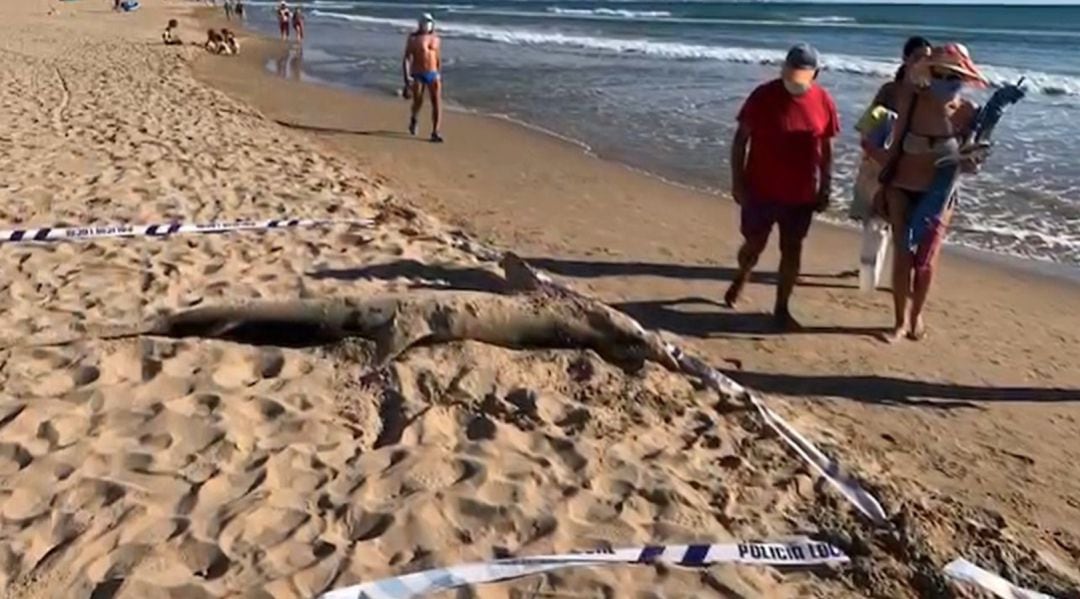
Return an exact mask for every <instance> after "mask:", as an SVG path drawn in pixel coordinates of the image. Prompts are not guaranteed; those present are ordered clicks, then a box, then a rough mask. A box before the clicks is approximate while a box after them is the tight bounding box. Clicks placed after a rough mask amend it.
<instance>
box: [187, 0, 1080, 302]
mask: <svg viewBox="0 0 1080 599" xmlns="http://www.w3.org/2000/svg"><path fill="white" fill-rule="evenodd" d="M198 10H202V8H199V9H198ZM207 10H208V11H212V10H214V9H207ZM200 18H203V19H217V21H215V22H219V23H223V22H225V21H223V20H221V19H219V18H218V16H213V17H212V16H211V15H210V14H209V12H208V13H207V14H206V15H205V16H203V17H200ZM243 31H244V32H246V33H247V34H249V35H251V36H253V37H256V38H259V39H260V40H262V41H263V42H265V43H269V44H278V43H280V42H279V40H278V39H277V38H276V37H274V36H273V35H271V34H270V33H267V32H264V31H260V30H259V29H257V28H254V27H251V26H249V25H247V22H245V24H244V25H243ZM289 44H290V46H293V47H295V42H293V41H291V40H290V42H289ZM271 60H272V59H270V58H269V57H268V59H267V61H266V63H267V64H266V65H264V66H263V69H264V70H266V71H268V72H269V68H268V67H269V63H270V61H271ZM302 69H303V67H302V66H301V70H302ZM301 82H302V83H305V84H309V85H318V86H323V87H330V88H333V89H338V90H342V91H346V92H350V93H354V94H358V95H361V96H366V97H368V98H370V99H372V100H376V101H380V102H383V101H394V100H395V99H396V98H397V96H396V95H395V94H393V93H392V92H390V91H388V90H386V89H383V88H381V87H377V86H362V85H350V84H347V83H338V82H334V81H328V80H323V79H319V78H316V77H311V76H309V75H302V76H301ZM444 101H446V100H444ZM447 103H448V104H449V105H448V106H445V107H444V111H445V112H455V113H458V114H464V115H468V116H471V117H475V118H483V119H493V120H497V121H501V122H506V123H510V124H511V125H513V126H515V127H518V128H520V129H522V130H524V131H528V132H529V133H533V134H540V135H544V136H547V137H551V138H553V139H555V140H558V141H560V142H563V143H565V144H567V145H568V146H569V147H571V148H573V149H575V150H578V151H581V152H582V153H583V154H584V155H585V156H587V157H590V158H593V159H596V160H599V161H603V162H605V163H609V164H614V165H618V166H620V167H622V168H625V169H627V170H628V171H629V172H632V173H635V174H638V175H643V176H645V177H649V178H652V179H655V180H657V181H660V182H661V183H663V184H665V185H670V186H673V187H677V188H680V189H683V190H686V191H690V192H692V193H695V194H700V195H702V196H706V197H711V198H716V199H719V200H721V201H725V202H730V201H731V200H730V196H729V194H728V193H727V192H725V191H723V190H722V189H721V188H720V187H709V186H703V185H697V184H694V183H689V182H685V181H679V180H677V179H673V178H671V177H668V176H666V175H664V174H662V173H659V172H656V171H653V170H650V169H647V168H644V167H639V166H634V165H632V164H629V163H627V162H624V161H623V160H621V159H620V158H619V156H617V155H609V153H607V152H599V151H597V150H596V149H594V148H593V147H592V146H591V145H590V144H589V143H588V142H586V141H584V140H581V139H577V138H574V137H570V136H567V135H563V134H561V133H558V132H555V131H552V130H550V129H547V128H546V127H543V126H541V125H537V124H534V123H530V122H528V121H524V120H521V119H518V118H515V117H512V116H510V115H507V114H501V113H498V112H492V111H487V110H484V109H480V108H472V107H469V106H464V105H461V104H459V103H457V102H455V101H453V100H452V99H451V100H449V101H447ZM425 108H426V105H425ZM814 219H815V222H816V223H818V224H823V225H825V226H827V227H830V228H834V229H836V230H839V231H844V232H846V233H851V234H854V235H855V236H856V237H858V235H859V229H860V225H859V223H857V222H855V221H852V220H850V219H848V218H846V217H845V216H843V214H842V213H841V214H837V215H815V217H814ZM855 243H856V244H857V243H858V241H857V240H856V242H855ZM855 247H856V248H857V245H856V246H855ZM944 249H945V252H946V253H948V254H952V255H954V256H957V257H961V258H964V259H967V260H972V261H976V262H979V263H981V264H984V265H989V266H994V267H999V268H1005V269H1009V270H1016V271H1021V272H1027V273H1030V274H1036V275H1039V276H1045V277H1050V278H1055V279H1058V280H1061V281H1065V282H1068V283H1070V284H1074V285H1080V267H1078V266H1073V265H1070V264H1068V263H1063V262H1056V261H1053V260H1051V259H1049V258H1046V259H1044V258H1038V257H1031V256H1024V255H1020V254H1013V253H1000V252H995V251H993V250H989V249H985V248H982V247H978V246H975V245H972V244H967V243H958V242H956V241H954V240H950V239H946V242H945V246H944ZM853 264H855V261H854V259H853ZM887 272H888V271H887V270H886V274H887ZM886 278H887V277H886Z"/></svg>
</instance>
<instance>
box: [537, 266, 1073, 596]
mask: <svg viewBox="0 0 1080 599" xmlns="http://www.w3.org/2000/svg"><path fill="white" fill-rule="evenodd" d="M536 276H537V278H539V279H540V280H541V281H543V282H544V283H547V284H549V285H553V286H555V287H558V288H559V289H561V290H563V291H564V292H567V293H572V294H577V292H576V291H573V290H571V289H569V288H567V287H565V286H563V285H560V284H558V283H556V282H555V281H553V280H552V279H551V277H549V276H547V275H546V274H544V273H541V272H537V273H536ZM578 295H580V294H578ZM630 320H631V322H633V323H634V325H635V326H636V327H637V330H638V332H639V333H641V334H643V335H645V334H647V331H646V330H645V328H644V327H642V326H641V324H640V323H638V322H636V321H634V320H633V319H630ZM664 349H665V351H667V353H668V354H669V355H670V356H671V357H672V358H673V359H674V360H675V362H676V363H677V364H678V365H679V368H680V369H681V370H682V372H683V373H685V374H689V375H691V376H694V377H697V378H698V379H700V380H702V381H704V382H705V384H706V385H708V386H709V387H711V388H713V389H715V390H716V391H717V392H718V393H720V394H721V395H723V396H726V397H740V398H743V399H745V400H747V401H749V402H750V404H751V405H753V406H754V408H755V409H757V411H758V413H759V414H760V415H761V418H762V420H764V421H765V423H766V424H767V425H769V427H770V428H772V429H773V430H774V431H776V433H777V434H778V435H780V438H782V439H783V440H784V442H785V443H787V444H788V445H789V446H790V447H791V448H792V449H793V450H794V451H795V453H797V454H798V455H799V457H801V458H802V459H803V460H804V461H805V462H807V463H808V464H810V465H811V466H813V467H814V469H816V470H817V471H818V472H820V473H821V475H822V476H824V477H825V479H826V480H828V481H829V483H831V484H832V485H833V486H834V487H835V488H836V489H837V490H838V491H840V493H841V494H842V495H843V496H844V497H845V498H846V499H847V500H848V501H849V502H851V504H852V505H853V506H855V508H856V509H858V510H859V511H860V512H862V514H863V515H865V516H866V517H867V518H869V519H870V520H872V521H873V522H874V523H875V524H878V525H881V524H886V523H887V522H888V515H887V514H886V513H885V510H884V509H883V508H882V507H881V504H880V503H879V502H878V500H877V499H876V498H875V497H874V495H873V494H871V493H870V492H868V491H867V490H866V489H864V488H863V487H862V485H860V484H859V482H858V481H857V480H856V479H855V478H854V477H852V476H851V475H850V474H848V473H847V472H845V471H844V470H843V468H842V467H841V466H840V463H839V462H838V461H836V460H834V459H833V458H830V457H829V456H828V455H826V454H825V453H823V452H822V451H821V450H820V449H818V448H817V447H816V446H815V445H814V444H813V443H811V442H810V441H809V440H808V439H806V438H805V437H803V436H802V435H801V434H800V433H799V431H797V430H795V428H794V427H792V426H791V425H790V424H788V423H787V421H786V420H784V419H783V418H782V417H780V415H779V414H777V413H776V412H774V411H772V410H771V409H769V407H768V406H766V405H765V402H764V400H762V399H761V397H759V396H758V395H757V394H756V393H754V392H752V391H750V390H749V389H747V388H746V387H743V386H742V385H740V384H739V383H737V382H735V381H734V380H732V379H731V378H730V377H727V376H725V375H724V374H723V373H721V372H720V371H718V370H716V369H715V368H713V367H711V366H709V365H708V364H706V363H705V362H703V361H702V360H700V359H698V358H695V357H693V356H690V355H687V354H686V353H685V352H683V351H682V349H680V348H678V347H676V346H674V345H672V344H670V343H667V342H665V343H664ZM944 573H945V574H946V575H947V576H949V577H950V578H953V579H954V580H959V581H964V582H968V583H972V584H975V585H978V586H980V587H982V588H983V589H985V590H986V591H989V592H990V593H993V594H994V595H996V596H998V597H1001V598H1002V599H1056V598H1055V597H1053V596H1050V595H1046V594H1044V593H1039V592H1036V591H1030V590H1027V589H1022V588H1020V587H1017V586H1016V585H1014V584H1012V583H1011V582H1009V581H1007V580H1005V579H1004V578H1002V577H1000V576H998V575H997V574H994V573H993V572H989V571H987V570H983V569H982V568H979V567H978V566H976V565H974V564H972V563H971V562H969V561H967V560H965V559H963V558H958V559H956V560H953V561H952V562H950V563H949V564H948V565H946V566H945V568H944Z"/></svg>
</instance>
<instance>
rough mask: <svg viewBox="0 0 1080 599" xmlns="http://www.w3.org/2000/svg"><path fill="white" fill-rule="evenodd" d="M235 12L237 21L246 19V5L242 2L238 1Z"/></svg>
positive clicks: (234, 8)
mask: <svg viewBox="0 0 1080 599" xmlns="http://www.w3.org/2000/svg"><path fill="white" fill-rule="evenodd" d="M233 10H234V11H236V18H237V19H243V18H244V3H243V2H242V0H236V5H235V6H234V7H233Z"/></svg>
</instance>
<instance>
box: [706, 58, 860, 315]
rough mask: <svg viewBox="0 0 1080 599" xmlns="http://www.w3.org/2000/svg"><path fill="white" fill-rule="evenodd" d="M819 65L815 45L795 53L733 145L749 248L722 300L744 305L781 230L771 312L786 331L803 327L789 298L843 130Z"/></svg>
mask: <svg viewBox="0 0 1080 599" xmlns="http://www.w3.org/2000/svg"><path fill="white" fill-rule="evenodd" d="M819 68H820V67H819V60H818V54H817V51H816V50H814V49H813V48H812V47H810V46H809V45H807V44H798V45H796V46H794V47H793V48H791V50H790V51H788V54H787V58H786V59H785V61H784V66H783V70H782V71H781V74H780V78H779V79H774V80H773V81H770V82H768V83H765V84H762V85H760V86H758V88H757V89H755V90H754V91H753V93H751V94H750V97H749V98H747V99H746V103H745V104H743V107H742V110H740V111H739V128H738V130H737V131H736V132H735V140H734V141H733V142H732V144H731V195H732V196H733V197H734V198H735V202H736V203H737V204H739V206H740V207H741V213H742V214H741V218H740V231H741V232H742V235H743V245H742V247H741V248H739V272H738V274H737V275H736V276H735V280H733V281H732V282H731V286H730V287H729V288H728V290H727V293H726V294H724V301H725V302H727V304H728V305H729V306H734V305H735V304H736V303H737V302H738V300H739V296H740V294H741V293H742V290H743V287H744V286H745V285H746V282H747V281H748V280H749V278H750V271H751V270H752V269H753V268H754V265H756V264H757V261H758V258H759V257H760V256H761V252H762V251H764V249H765V245H766V244H767V243H768V241H769V234H770V233H771V232H772V229H773V226H776V227H777V228H778V229H780V282H779V284H778V285H777V289H776V306H775V309H774V312H773V314H774V316H775V318H776V323H777V325H778V326H780V327H781V328H783V329H785V330H792V329H797V328H798V327H799V323H798V322H797V321H796V320H795V319H794V318H792V316H791V312H790V310H789V309H788V300H789V299H790V298H791V292H792V290H793V289H794V288H795V281H796V279H798V278H799V265H800V261H801V259H802V244H803V239H805V238H806V234H807V232H809V230H810V222H811V221H812V220H813V216H814V212H821V211H823V210H825V208H827V207H828V205H829V194H830V193H831V187H832V138H833V137H835V136H836V134H837V133H838V132H839V131H840V117H839V116H838V115H837V114H836V104H835V103H834V102H833V99H832V97H831V96H830V95H829V92H827V91H825V89H824V88H822V87H821V86H820V85H818V84H817V83H816V80H817V75H818V70H819ZM748 146H749V150H748V149H747V148H748Z"/></svg>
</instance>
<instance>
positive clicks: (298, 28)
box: [292, 6, 304, 42]
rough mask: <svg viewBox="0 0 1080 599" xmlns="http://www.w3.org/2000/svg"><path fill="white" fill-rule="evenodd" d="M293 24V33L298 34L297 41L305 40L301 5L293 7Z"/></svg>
mask: <svg viewBox="0 0 1080 599" xmlns="http://www.w3.org/2000/svg"><path fill="white" fill-rule="evenodd" d="M292 26H293V33H295V34H296V41H298V42H303V41H304V15H303V13H301V12H300V7H299V6H297V7H296V8H294V9H293V13H292Z"/></svg>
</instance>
